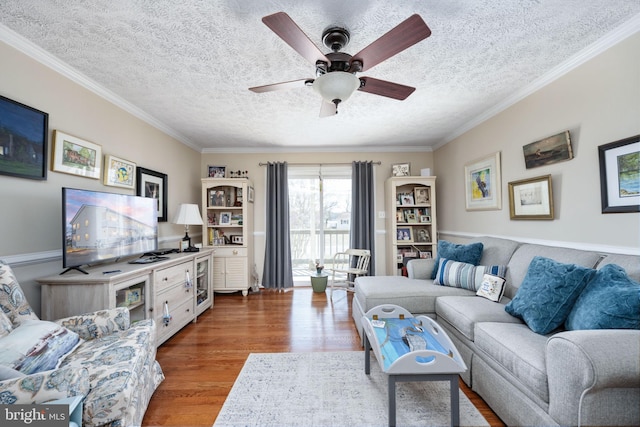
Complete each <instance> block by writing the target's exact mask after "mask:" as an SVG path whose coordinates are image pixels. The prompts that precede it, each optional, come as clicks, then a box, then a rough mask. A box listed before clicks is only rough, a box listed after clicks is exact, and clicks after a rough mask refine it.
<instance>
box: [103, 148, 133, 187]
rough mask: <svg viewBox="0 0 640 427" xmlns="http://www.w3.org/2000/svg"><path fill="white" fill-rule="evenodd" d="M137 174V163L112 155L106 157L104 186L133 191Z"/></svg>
mask: <svg viewBox="0 0 640 427" xmlns="http://www.w3.org/2000/svg"><path fill="white" fill-rule="evenodd" d="M135 174H136V164H135V163H133V162H130V161H129V160H125V159H121V158H120V157H116V156H112V155H110V154H109V155H106V156H104V179H103V184H104V185H108V186H111V187H120V188H129V189H133V188H134V187H135V181H136V179H135V178H136V175H135Z"/></svg>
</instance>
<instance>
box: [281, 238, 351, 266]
mask: <svg viewBox="0 0 640 427" xmlns="http://www.w3.org/2000/svg"><path fill="white" fill-rule="evenodd" d="M323 233H324V261H323V264H324V266H325V267H329V268H330V267H331V265H330V264H331V261H332V260H333V255H334V254H335V253H337V252H343V251H344V250H346V249H348V248H349V230H336V229H330V230H324V231H323ZM290 236H291V261H292V264H293V268H294V271H295V270H296V269H310V270H313V269H314V268H315V260H316V259H319V258H320V254H319V248H320V239H321V237H320V233H319V231H314V232H313V233H312V232H311V231H310V230H291V233H290Z"/></svg>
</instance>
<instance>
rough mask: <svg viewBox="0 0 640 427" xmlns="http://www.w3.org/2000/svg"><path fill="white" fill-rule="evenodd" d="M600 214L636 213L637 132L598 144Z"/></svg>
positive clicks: (639, 188)
mask: <svg viewBox="0 0 640 427" xmlns="http://www.w3.org/2000/svg"><path fill="white" fill-rule="evenodd" d="M598 157H599V158H600V198H601V202H602V213H603V214H604V213H624V212H640V171H639V169H640V135H635V136H632V137H630V138H625V139H621V140H619V141H614V142H610V143H608V144H604V145H601V146H599V147H598Z"/></svg>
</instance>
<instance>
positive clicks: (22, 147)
mask: <svg viewBox="0 0 640 427" xmlns="http://www.w3.org/2000/svg"><path fill="white" fill-rule="evenodd" d="M48 135H49V114H48V113H45V112H44V111H40V110H36V109H35V108H33V107H29V106H28V105H25V104H22V103H20V102H17V101H14V100H12V99H9V98H5V97H4V96H0V141H5V140H6V141H9V140H10V141H12V145H11V146H9V144H7V147H0V150H1V151H0V153H1V154H2V162H1V163H0V175H8V176H14V177H17V178H27V179H34V180H41V181H43V180H46V179H47V141H48ZM3 145H4V144H3ZM21 153H28V155H21Z"/></svg>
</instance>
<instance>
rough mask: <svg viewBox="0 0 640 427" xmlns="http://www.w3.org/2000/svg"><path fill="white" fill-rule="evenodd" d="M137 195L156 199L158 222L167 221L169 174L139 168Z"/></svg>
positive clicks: (137, 173) (137, 171) (137, 172)
mask: <svg viewBox="0 0 640 427" xmlns="http://www.w3.org/2000/svg"><path fill="white" fill-rule="evenodd" d="M136 195H138V196H143V197H150V198H152V199H156V201H157V204H158V222H167V174H164V173H160V172H156V171H152V170H151V169H145V168H137V169H136Z"/></svg>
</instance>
